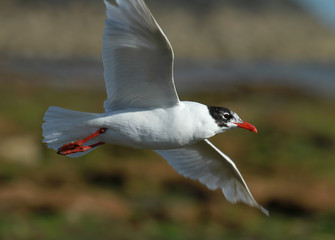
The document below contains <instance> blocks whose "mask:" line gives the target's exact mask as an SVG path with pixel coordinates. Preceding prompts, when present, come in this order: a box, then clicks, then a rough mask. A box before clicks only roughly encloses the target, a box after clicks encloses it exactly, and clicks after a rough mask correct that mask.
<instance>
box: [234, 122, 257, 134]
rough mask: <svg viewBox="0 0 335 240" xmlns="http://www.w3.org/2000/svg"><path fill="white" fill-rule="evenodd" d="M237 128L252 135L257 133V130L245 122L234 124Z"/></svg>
mask: <svg viewBox="0 0 335 240" xmlns="http://www.w3.org/2000/svg"><path fill="white" fill-rule="evenodd" d="M235 124H236V125H237V126H238V127H240V128H245V129H247V130H249V131H252V132H254V133H257V129H256V127H255V126H254V125H252V124H250V123H247V122H243V123H235Z"/></svg>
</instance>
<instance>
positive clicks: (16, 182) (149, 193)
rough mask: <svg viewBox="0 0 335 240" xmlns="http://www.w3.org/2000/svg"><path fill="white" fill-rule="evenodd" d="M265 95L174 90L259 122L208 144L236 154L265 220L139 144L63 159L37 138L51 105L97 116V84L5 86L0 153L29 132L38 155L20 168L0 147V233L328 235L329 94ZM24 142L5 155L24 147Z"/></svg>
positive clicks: (333, 208) (334, 219)
mask: <svg viewBox="0 0 335 240" xmlns="http://www.w3.org/2000/svg"><path fill="white" fill-rule="evenodd" d="M274 90H275V89H274ZM269 91H271V90H269V89H268V90H267V91H262V90H259V89H250V90H249V91H247V92H246V91H244V92H243V95H241V94H239V93H238V91H237V92H234V94H229V93H227V94H226V95H225V97H224V98H223V97H222V96H220V95H219V94H213V93H198V94H194V95H188V96H186V95H184V96H183V95H181V98H182V99H190V100H197V101H201V102H204V103H206V104H209V105H224V106H227V107H229V108H231V109H233V110H235V111H236V112H238V113H241V114H240V116H241V117H242V118H244V119H245V120H246V121H250V122H252V123H254V124H255V125H256V126H257V127H258V130H259V134H257V135H254V134H249V133H248V132H245V131H242V130H241V131H238V130H233V131H230V132H227V133H224V134H223V135H220V136H217V137H215V138H213V139H212V141H213V142H214V143H215V144H216V145H217V146H218V147H219V148H220V149H222V150H223V151H225V152H226V153H228V155H229V156H231V157H232V159H234V160H235V162H236V164H237V166H238V167H239V169H240V170H241V172H242V174H243V175H244V177H245V179H246V181H247V183H248V185H249V187H250V189H251V191H252V192H253V194H254V196H255V198H256V199H257V200H258V201H259V202H260V203H261V204H262V205H264V206H265V207H266V208H268V209H269V211H270V213H271V217H270V218H267V217H265V216H264V215H262V214H261V213H260V212H259V211H257V210H256V209H252V208H250V207H247V206H244V205H242V204H237V205H231V204H229V203H227V202H226V201H225V199H224V197H223V196H222V193H221V192H220V191H215V192H212V191H209V190H207V189H206V188H205V187H204V186H202V185H201V184H199V183H198V182H196V181H191V180H187V179H185V178H183V177H181V176H179V175H178V174H177V173H176V172H175V171H174V170H173V169H172V168H171V167H170V166H169V165H168V164H167V163H166V162H165V161H164V160H162V159H161V158H160V157H159V156H158V155H156V154H154V153H153V152H151V151H148V150H133V149H128V148H124V147H119V146H112V145H109V146H104V147H101V148H99V149H97V150H95V151H93V152H92V153H90V154H88V155H86V156H84V157H82V158H79V159H70V158H65V157H62V156H59V155H57V154H56V153H55V152H54V151H52V150H49V149H46V147H45V146H44V145H43V144H41V142H40V141H41V129H40V125H41V123H42V117H43V113H44V111H45V110H46V109H47V107H48V106H49V105H59V106H62V107H68V108H71V109H76V110H82V111H92V112H94V111H95V112H97V111H98V112H101V111H103V109H102V102H103V100H104V98H105V93H104V92H103V91H99V90H95V91H85V90H82V89H81V90H80V91H76V90H67V91H65V90H61V89H54V88H42V87H38V86H31V85H29V84H24V83H22V84H21V85H20V86H18V85H15V84H10V83H9V84H6V85H3V86H2V88H1V89H0V98H1V99H0V108H1V114H0V129H1V131H2V140H1V142H0V148H1V146H4V144H5V143H6V142H7V141H9V139H12V138H13V137H17V138H16V139H20V137H23V136H27V135H28V136H31V138H30V139H32V140H31V141H32V142H33V144H32V145H31V146H33V147H35V148H36V149H37V152H38V153H39V154H37V155H32V156H31V157H30V158H28V159H30V161H32V162H31V163H29V162H22V159H21V157H20V155H13V156H11V155H10V154H9V155H8V154H7V155H5V154H3V153H2V151H4V150H3V149H2V151H0V160H1V161H0V187H1V188H0V206H1V207H0V213H1V217H0V238H1V239H11V240H21V239H71V240H76V239H78V240H79V239H80V240H83V239H135V240H136V239H139V240H140V239H167V240H169V239H222V238H226V239H292V238H295V239H311V240H313V239H332V238H333V237H334V235H335V232H334V229H335V226H334V223H335V202H334V194H335V193H334V190H333V189H334V180H335V179H334V174H333V169H334V168H335V163H334V161H333V156H334V149H335V148H334V145H335V142H334V139H335V129H334V126H333V124H332V123H333V122H334V120H335V119H334V117H335V115H334V112H333V111H332V110H331V109H332V106H333V101H332V100H329V99H321V98H320V99H316V98H313V97H310V96H306V95H303V94H300V93H299V92H295V93H293V92H292V91H291V92H289V93H287V92H286V91H285V90H284V89H283V90H281V91H278V90H276V91H272V92H271V94H269V93H268V92H269ZM264 99H267V101H264ZM273 106H275V108H274V107H273ZM278 119H279V120H278ZM320 121H321V122H320ZM320 123H321V124H320ZM237 143H238V144H237ZM10 147H11V148H10ZM13 147H14V148H13ZM25 147H26V145H25V144H22V145H14V146H11V145H10V146H9V148H7V149H5V151H8V152H11V151H17V149H21V150H22V151H23V154H24V153H25V151H24V149H25ZM27 152H29V151H27Z"/></svg>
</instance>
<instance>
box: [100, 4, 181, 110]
mask: <svg viewBox="0 0 335 240" xmlns="http://www.w3.org/2000/svg"><path fill="white" fill-rule="evenodd" d="M104 1H105V5H106V8H107V9H106V14H107V19H106V22H105V23H106V27H105V32H104V36H103V51H102V58H103V66H104V77H105V84H106V90H107V100H106V101H105V109H106V111H112V110H118V109H123V108H142V107H145V108H150V107H162V106H163V107H164V106H171V105H175V104H176V103H178V102H179V99H178V95H177V92H176V89H175V85H174V81H173V59H174V56H173V51H172V47H171V45H170V43H169V41H168V39H167V38H166V36H165V35H164V33H163V32H162V30H161V29H160V27H159V25H158V24H157V22H156V21H155V19H154V17H153V16H152V14H151V13H150V11H149V9H148V7H147V6H146V5H145V3H144V2H143V0H114V1H115V5H114V4H112V3H110V2H108V1H107V0H104Z"/></svg>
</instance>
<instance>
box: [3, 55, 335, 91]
mask: <svg viewBox="0 0 335 240" xmlns="http://www.w3.org/2000/svg"><path fill="white" fill-rule="evenodd" d="M0 74H5V76H11V75H12V76H16V77H15V78H14V79H15V81H30V83H31V84H39V85H46V86H54V87H61V88H66V87H77V88H78V87H89V88H98V89H103V88H104V82H103V68H102V63H101V61H100V60H78V61H57V60H31V59H29V60H25V59H12V60H2V61H0ZM25 76H28V79H29V80H25ZM29 76H30V77H29ZM21 78H22V79H21ZM175 79H176V85H177V88H178V89H179V90H182V91H187V92H192V91H193V92H194V91H199V90H215V91H222V90H224V89H225V88H227V87H229V86H233V85H236V84H238V85H241V84H242V85H253V84H258V85H271V86H280V87H289V88H296V89H298V90H301V91H306V92H309V93H312V94H320V95H327V96H330V97H334V96H335V94H334V93H335V63H328V64H320V63H306V64H293V63H292V64H289V63H279V62H267V63H264V62H245V63H227V62H209V61H187V60H184V61H177V62H176V64H175ZM9 80H12V79H6V78H4V77H1V79H0V81H3V82H6V81H9Z"/></svg>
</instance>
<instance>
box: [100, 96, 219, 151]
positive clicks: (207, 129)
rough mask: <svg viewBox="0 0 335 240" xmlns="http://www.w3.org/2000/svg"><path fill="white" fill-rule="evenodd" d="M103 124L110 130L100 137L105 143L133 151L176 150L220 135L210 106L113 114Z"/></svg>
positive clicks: (186, 104) (189, 104) (183, 105)
mask: <svg viewBox="0 0 335 240" xmlns="http://www.w3.org/2000/svg"><path fill="white" fill-rule="evenodd" d="M100 120H101V121H102V122H100V124H102V126H103V127H106V128H108V130H107V132H106V133H105V134H103V135H102V136H101V138H102V140H103V141H105V142H106V143H113V144H119V145H124V146H129V147H133V148H147V149H170V148H177V147H181V146H185V145H189V144H193V143H195V142H198V141H200V140H202V139H205V138H209V137H212V136H213V135H215V134H216V133H217V132H218V126H217V124H216V123H215V121H214V119H213V118H212V117H211V116H210V115H209V112H208V109H207V106H205V105H203V104H199V103H195V102H180V103H179V104H178V105H176V106H173V107H170V108H164V109H163V108H155V109H151V110H148V109H145V110H144V109H131V110H128V111H127V110H123V111H119V112H112V113H108V114H106V116H105V117H103V118H102V119H100Z"/></svg>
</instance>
